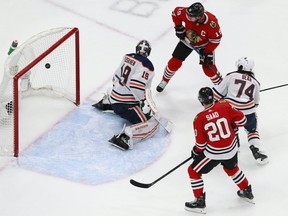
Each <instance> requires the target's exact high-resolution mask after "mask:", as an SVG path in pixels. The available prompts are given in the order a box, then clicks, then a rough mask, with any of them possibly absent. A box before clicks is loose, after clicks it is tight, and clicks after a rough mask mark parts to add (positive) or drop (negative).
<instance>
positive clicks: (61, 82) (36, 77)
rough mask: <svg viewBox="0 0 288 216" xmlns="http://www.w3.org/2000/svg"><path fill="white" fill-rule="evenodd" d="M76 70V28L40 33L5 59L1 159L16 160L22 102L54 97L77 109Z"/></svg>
mask: <svg viewBox="0 0 288 216" xmlns="http://www.w3.org/2000/svg"><path fill="white" fill-rule="evenodd" d="M79 70H80V66H79V30H78V29H77V28H67V27H63V28H55V29H50V30H47V31H44V32H41V33H39V34H37V35H35V36H33V37H31V38H30V39H28V40H27V41H26V42H24V43H23V44H21V45H20V46H19V47H17V48H16V49H15V51H14V52H13V53H11V54H10V55H9V56H8V57H7V59H6V61H5V65H4V76H3V80H2V83H1V86H0V102H1V104H0V114H1V118H0V155H5V156H15V157H18V154H19V140H20V141H21V137H20V136H19V113H20V111H21V109H20V102H21V99H22V98H24V97H26V96H31V95H35V94H36V95H44V96H52V97H55V96H56V97H63V98H66V99H68V100H70V101H72V102H73V103H75V104H76V105H79V103H80V81H79ZM31 115H33V114H32V113H31Z"/></svg>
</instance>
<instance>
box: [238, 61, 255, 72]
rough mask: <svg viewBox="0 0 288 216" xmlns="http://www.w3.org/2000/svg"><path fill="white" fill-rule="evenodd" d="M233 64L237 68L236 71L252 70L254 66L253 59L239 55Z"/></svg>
mask: <svg viewBox="0 0 288 216" xmlns="http://www.w3.org/2000/svg"><path fill="white" fill-rule="evenodd" d="M235 65H236V67H237V68H238V71H247V72H253V71H252V70H253V68H254V65H255V63H254V60H253V59H249V58H247V57H241V58H239V59H238V60H237V61H236V63H235Z"/></svg>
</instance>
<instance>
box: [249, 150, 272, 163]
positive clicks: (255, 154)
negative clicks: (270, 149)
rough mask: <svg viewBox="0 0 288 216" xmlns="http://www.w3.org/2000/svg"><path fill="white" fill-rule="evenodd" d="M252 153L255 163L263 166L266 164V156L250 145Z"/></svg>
mask: <svg viewBox="0 0 288 216" xmlns="http://www.w3.org/2000/svg"><path fill="white" fill-rule="evenodd" d="M249 148H250V149H251V151H252V154H253V157H254V158H255V160H256V161H257V163H259V164H261V165H264V164H266V163H268V162H269V161H268V156H267V155H265V154H263V152H261V151H259V148H257V147H255V146H254V145H251V146H250V147H249Z"/></svg>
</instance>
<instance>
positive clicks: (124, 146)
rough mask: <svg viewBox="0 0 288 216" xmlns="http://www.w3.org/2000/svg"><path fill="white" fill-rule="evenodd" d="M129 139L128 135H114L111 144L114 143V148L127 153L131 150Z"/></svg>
mask: <svg viewBox="0 0 288 216" xmlns="http://www.w3.org/2000/svg"><path fill="white" fill-rule="evenodd" d="M129 139H130V138H129V137H128V136H127V135H126V134H124V133H123V134H121V135H120V136H119V135H114V136H113V137H112V138H111V139H110V140H109V142H110V143H112V145H113V146H115V147H117V148H119V149H121V150H123V151H125V150H128V149H129V144H128V141H129Z"/></svg>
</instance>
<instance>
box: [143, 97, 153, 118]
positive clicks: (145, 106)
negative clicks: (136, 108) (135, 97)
mask: <svg viewBox="0 0 288 216" xmlns="http://www.w3.org/2000/svg"><path fill="white" fill-rule="evenodd" d="M141 109H142V112H143V113H144V114H145V115H151V108H150V105H149V103H148V102H147V100H146V99H144V100H141Z"/></svg>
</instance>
